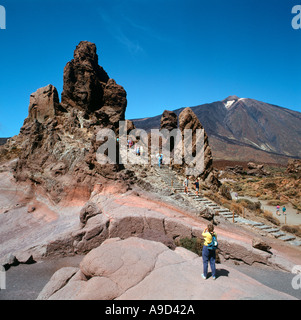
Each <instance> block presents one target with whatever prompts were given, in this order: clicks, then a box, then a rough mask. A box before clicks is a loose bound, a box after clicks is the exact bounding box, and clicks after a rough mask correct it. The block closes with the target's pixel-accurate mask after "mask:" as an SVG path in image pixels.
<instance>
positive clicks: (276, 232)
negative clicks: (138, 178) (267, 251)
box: [154, 167, 301, 246]
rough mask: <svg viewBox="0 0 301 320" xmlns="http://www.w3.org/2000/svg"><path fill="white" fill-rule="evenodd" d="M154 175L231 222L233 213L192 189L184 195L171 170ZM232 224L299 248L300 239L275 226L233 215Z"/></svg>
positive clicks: (174, 189)
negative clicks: (250, 228)
mask: <svg viewBox="0 0 301 320" xmlns="http://www.w3.org/2000/svg"><path fill="white" fill-rule="evenodd" d="M154 175H155V176H156V177H158V178H160V180H161V181H162V183H163V184H165V185H166V187H167V188H171V186H172V190H173V191H174V192H176V193H180V194H182V195H186V196H187V197H189V198H191V199H192V200H194V201H195V203H196V204H198V203H199V204H202V205H204V206H205V207H207V208H210V209H213V210H214V211H215V212H216V213H217V214H219V215H220V216H222V217H224V218H225V219H227V220H228V221H231V222H232V221H233V212H231V211H230V210H229V209H227V208H223V207H221V206H219V205H218V204H217V203H215V202H214V201H212V200H210V199H207V198H205V197H203V196H202V195H200V196H196V194H195V190H194V189H191V188H189V189H188V194H185V193H184V190H185V188H184V186H183V185H182V184H181V183H182V181H181V179H178V177H177V176H176V175H175V174H173V172H172V170H170V169H169V168H166V167H165V168H164V167H163V168H161V169H159V168H155V170H154ZM171 175H172V176H171ZM234 223H238V224H242V225H247V226H251V227H254V228H256V229H257V230H261V231H264V232H266V233H268V234H270V235H271V236H273V237H275V238H277V239H279V240H282V241H285V242H288V243H289V244H291V245H293V246H301V239H296V237H295V236H293V235H289V234H286V233H285V232H283V231H281V230H280V229H279V228H277V227H275V226H270V225H266V224H264V223H262V222H257V221H253V220H248V219H246V218H243V217H241V216H239V215H237V214H234Z"/></svg>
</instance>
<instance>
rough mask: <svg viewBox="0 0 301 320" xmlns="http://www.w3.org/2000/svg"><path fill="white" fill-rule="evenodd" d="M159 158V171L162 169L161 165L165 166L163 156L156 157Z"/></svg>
mask: <svg viewBox="0 0 301 320" xmlns="http://www.w3.org/2000/svg"><path fill="white" fill-rule="evenodd" d="M156 157H157V158H158V166H159V169H161V165H162V164H163V154H162V153H161V154H159V153H158V154H157V156H156Z"/></svg>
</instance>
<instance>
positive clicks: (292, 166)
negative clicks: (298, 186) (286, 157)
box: [286, 159, 301, 173]
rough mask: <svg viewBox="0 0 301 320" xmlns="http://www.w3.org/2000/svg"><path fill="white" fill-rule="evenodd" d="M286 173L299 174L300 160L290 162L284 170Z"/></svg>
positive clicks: (300, 168)
mask: <svg viewBox="0 0 301 320" xmlns="http://www.w3.org/2000/svg"><path fill="white" fill-rule="evenodd" d="M286 172H287V173H300V172H301V160H300V159H299V160H290V161H289V162H288V164H287V168H286Z"/></svg>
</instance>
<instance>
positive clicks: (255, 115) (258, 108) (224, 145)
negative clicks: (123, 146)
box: [133, 96, 301, 163]
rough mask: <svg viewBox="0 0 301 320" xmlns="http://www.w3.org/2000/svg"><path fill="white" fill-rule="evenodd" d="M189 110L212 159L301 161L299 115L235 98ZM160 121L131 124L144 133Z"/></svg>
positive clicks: (298, 113) (250, 100)
mask: <svg viewBox="0 0 301 320" xmlns="http://www.w3.org/2000/svg"><path fill="white" fill-rule="evenodd" d="M191 109H192V110H193V111H194V113H195V114H196V115H197V117H198V118H199V120H200V121H201V123H202V124H203V126H204V128H205V130H206V132H207V133H208V135H209V139H210V144H211V146H212V149H213V155H214V156H215V158H218V159H226V160H243V161H249V160H253V161H256V160H257V161H264V162H283V163H285V162H286V159H287V157H299V158H301V113H300V112H297V111H292V110H289V109H286V108H281V107H278V106H275V105H271V104H268V103H264V102H260V101H257V100H254V99H244V98H242V99H241V98H238V97H237V96H230V97H228V98H227V99H225V100H223V101H217V102H213V103H209V104H203V105H199V106H196V107H192V108H191ZM182 110H183V108H182V109H178V110H175V111H174V112H175V113H176V114H179V113H180V112H181V111H182ZM160 119H161V115H158V116H156V117H152V118H145V119H135V120H133V121H134V124H135V125H136V127H137V128H142V129H145V130H147V131H148V130H150V129H152V128H159V127H160Z"/></svg>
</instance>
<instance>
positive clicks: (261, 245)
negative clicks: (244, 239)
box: [252, 238, 272, 252]
mask: <svg viewBox="0 0 301 320" xmlns="http://www.w3.org/2000/svg"><path fill="white" fill-rule="evenodd" d="M252 247H253V248H255V249H258V250H262V251H266V252H270V250H271V248H272V247H271V246H270V245H268V244H267V243H266V242H265V241H263V240H262V239H260V238H254V239H253V240H252Z"/></svg>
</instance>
